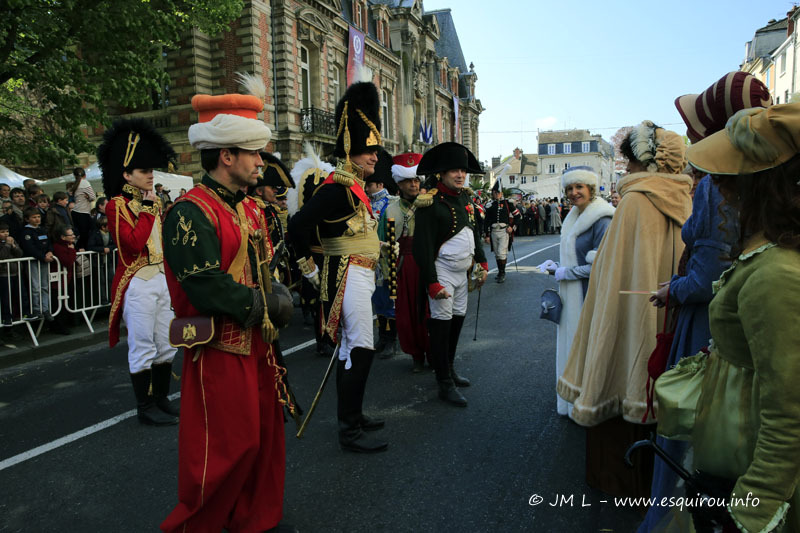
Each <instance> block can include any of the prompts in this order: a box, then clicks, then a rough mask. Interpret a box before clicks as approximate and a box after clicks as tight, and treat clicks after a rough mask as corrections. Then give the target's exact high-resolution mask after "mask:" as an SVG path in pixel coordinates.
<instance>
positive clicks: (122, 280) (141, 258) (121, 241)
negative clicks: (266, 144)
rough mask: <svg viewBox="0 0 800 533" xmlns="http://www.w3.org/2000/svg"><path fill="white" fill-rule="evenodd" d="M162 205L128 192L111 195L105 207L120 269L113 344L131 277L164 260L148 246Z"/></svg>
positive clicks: (110, 331)
mask: <svg viewBox="0 0 800 533" xmlns="http://www.w3.org/2000/svg"><path fill="white" fill-rule="evenodd" d="M159 207H160V206H158V205H155V204H154V203H152V202H147V204H146V205H145V204H143V203H142V202H141V201H139V200H136V199H133V198H132V196H131V195H129V194H122V195H120V196H115V197H113V198H111V201H109V202H108V205H107V206H106V217H107V218H108V229H109V231H110V232H111V235H112V236H113V238H114V242H116V243H117V247H118V250H117V254H118V261H117V271H116V273H115V274H114V281H113V282H112V284H111V294H112V297H113V300H112V301H111V312H110V314H109V320H108V343H109V345H110V346H112V347H113V346H114V345H116V344H117V343H118V342H119V325H120V320H121V319H122V309H123V303H124V299H125V292H126V291H127V290H128V285H130V282H131V279H133V277H134V276H135V275H136V272H138V271H139V270H140V269H142V268H144V267H146V266H147V265H150V264H158V263H162V262H163V261H164V256H163V252H162V251H161V250H157V251H154V250H151V249H150V248H148V246H147V242H148V239H149V238H150V234H151V232H152V231H153V225H154V224H156V217H158V218H159V219H160V217H161V213H160V208H159Z"/></svg>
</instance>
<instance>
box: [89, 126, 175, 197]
mask: <svg viewBox="0 0 800 533" xmlns="http://www.w3.org/2000/svg"><path fill="white" fill-rule="evenodd" d="M176 159H177V155H176V154H175V150H173V149H172V146H170V144H169V143H168V142H167V140H166V139H164V137H163V136H162V135H161V134H160V133H158V132H157V131H156V130H155V128H153V126H151V125H150V123H148V122H147V121H145V120H144V119H141V118H136V119H120V120H117V121H115V122H114V124H113V125H112V126H111V128H109V129H107V130H106V131H105V133H104V134H103V142H102V143H101V144H100V146H99V147H98V148H97V162H98V163H99V165H100V170H101V171H102V173H103V190H104V192H105V195H106V197H107V198H112V197H114V196H117V195H119V194H120V193H121V192H122V186H123V185H125V183H126V181H125V178H124V177H123V176H122V173H123V172H124V171H125V169H130V170H132V169H136V168H167V167H169V166H170V164H172V165H174V164H175V160H176Z"/></svg>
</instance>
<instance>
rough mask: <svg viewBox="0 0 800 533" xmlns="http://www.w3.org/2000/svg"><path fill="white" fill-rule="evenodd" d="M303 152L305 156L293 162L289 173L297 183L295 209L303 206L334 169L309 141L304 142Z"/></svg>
mask: <svg viewBox="0 0 800 533" xmlns="http://www.w3.org/2000/svg"><path fill="white" fill-rule="evenodd" d="M303 153H304V155H305V157H304V158H303V159H300V160H299V161H298V162H297V163H295V164H294V167H292V171H291V173H290V175H291V176H292V178H293V179H294V181H295V183H297V193H298V194H297V209H300V208H301V207H303V204H304V203H305V202H307V201H308V200H309V199H310V198H311V197H312V196H314V193H316V192H317V190H318V189H319V188H320V187H321V186H322V182H323V181H325V178H327V177H328V176H329V175H330V174H331V172H333V171H334V170H336V169H335V168H334V167H333V165H331V164H330V163H326V162H324V161H323V160H322V159H321V158H320V156H319V154H318V153H317V152H316V151H315V150H314V147H313V146H312V145H311V143H308V142H307V143H305V145H304V146H303Z"/></svg>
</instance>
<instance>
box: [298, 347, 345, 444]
mask: <svg viewBox="0 0 800 533" xmlns="http://www.w3.org/2000/svg"><path fill="white" fill-rule="evenodd" d="M339 346H340V345H339V344H337V345H336V349H335V350H333V355H332V356H331V360H330V362H329V363H328V369H327V370H325V375H324V376H323V378H322V383H321V384H320V386H319V390H318V391H317V394H316V396H314V401H313V402H311V407H309V408H308V414H306V417H305V419H304V420H303V423H302V424H301V425H300V429H298V430H297V435H295V436H296V437H297V438H298V439H299V438H302V437H303V433H304V432H305V430H306V426H307V425H308V421H309V420H311V415H313V414H314V410H316V408H317V404H318V403H319V399H320V398H321V397H322V391H323V390H325V384H326V383H328V378H330V377H331V370H333V363H334V361H336V358H337V357H339Z"/></svg>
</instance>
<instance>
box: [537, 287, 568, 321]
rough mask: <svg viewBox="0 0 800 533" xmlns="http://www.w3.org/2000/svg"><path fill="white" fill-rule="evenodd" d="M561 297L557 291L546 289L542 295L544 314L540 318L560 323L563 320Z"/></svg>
mask: <svg viewBox="0 0 800 533" xmlns="http://www.w3.org/2000/svg"><path fill="white" fill-rule="evenodd" d="M562 306H563V304H562V303H561V296H559V295H558V291H557V290H555V289H545V290H544V292H543V293H542V312H541V314H540V315H539V318H544V319H545V320H549V321H550V322H555V323H556V324H558V323H559V321H560V320H561V308H562Z"/></svg>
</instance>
